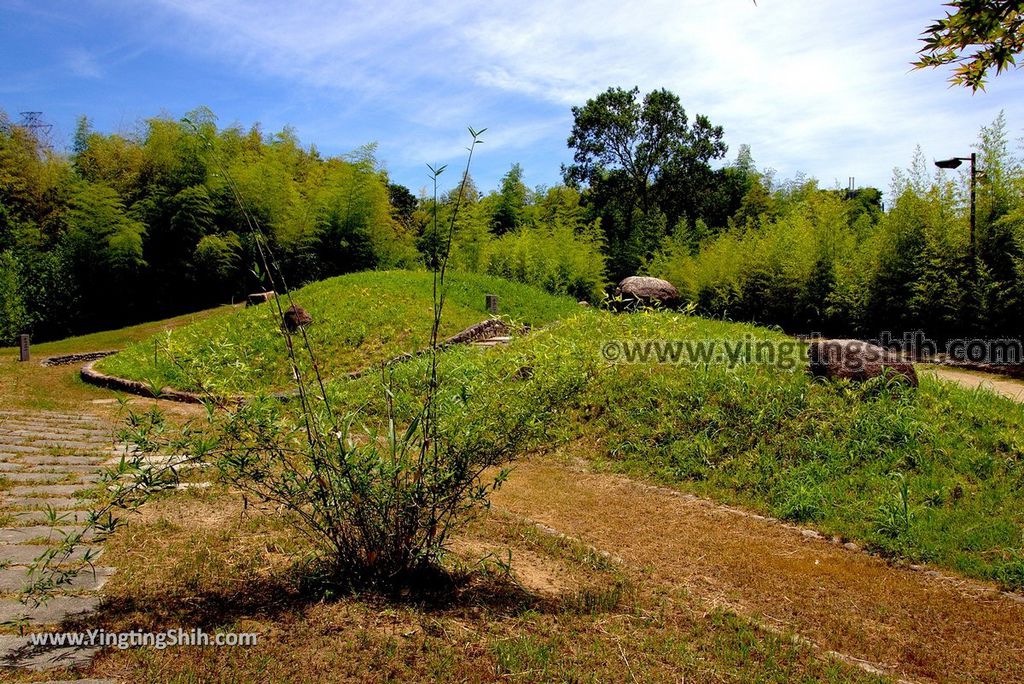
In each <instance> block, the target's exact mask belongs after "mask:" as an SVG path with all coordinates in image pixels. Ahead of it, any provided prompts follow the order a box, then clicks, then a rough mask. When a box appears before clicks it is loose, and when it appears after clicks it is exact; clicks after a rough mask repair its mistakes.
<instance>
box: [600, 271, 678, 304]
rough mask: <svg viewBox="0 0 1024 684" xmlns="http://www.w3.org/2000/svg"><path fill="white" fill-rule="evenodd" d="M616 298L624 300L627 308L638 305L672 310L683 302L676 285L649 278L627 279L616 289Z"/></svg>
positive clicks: (631, 277) (635, 277)
mask: <svg viewBox="0 0 1024 684" xmlns="http://www.w3.org/2000/svg"><path fill="white" fill-rule="evenodd" d="M615 296H616V298H618V299H621V300H622V302H623V304H624V305H625V306H626V308H631V307H633V306H637V305H642V306H652V305H654V306H662V307H666V308H672V307H675V306H678V305H679V303H680V302H681V301H682V298H681V297H680V296H679V290H677V289H676V286H675V285H673V284H672V283H670V282H668V281H667V280H662V279H661V278H651V277H649V276H630V277H628V278H626V279H625V280H623V281H622V282H621V283H619V285H618V287H616V288H615Z"/></svg>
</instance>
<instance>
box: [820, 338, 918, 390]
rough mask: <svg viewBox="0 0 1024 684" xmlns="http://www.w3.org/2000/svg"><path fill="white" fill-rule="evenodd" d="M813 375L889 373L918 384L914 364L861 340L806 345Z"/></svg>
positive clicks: (833, 377)
mask: <svg viewBox="0 0 1024 684" xmlns="http://www.w3.org/2000/svg"><path fill="white" fill-rule="evenodd" d="M807 358H808V361H809V364H808V370H809V371H810V373H811V375H814V376H815V377H819V378H825V379H827V380H852V381H858V382H860V381H864V380H868V379H870V378H876V377H878V376H880V375H882V374H883V373H890V374H892V377H893V378H894V379H898V380H900V381H902V382H906V383H907V384H909V385H911V386H912V387H917V372H916V371H915V370H914V364H913V363H912V362H910V361H905V360H903V359H902V358H900V357H899V356H898V355H896V354H895V353H893V352H891V351H889V350H888V349H883V348H882V347H879V346H876V345H873V344H869V343H867V342H864V341H862V340H814V341H813V342H811V344H810V346H809V347H808V348H807Z"/></svg>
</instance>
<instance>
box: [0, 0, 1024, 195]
mask: <svg viewBox="0 0 1024 684" xmlns="http://www.w3.org/2000/svg"><path fill="white" fill-rule="evenodd" d="M436 4H437V5H438V6H436V7H432V6H430V5H431V3H424V2H379V3H369V2H367V3H358V4H357V3H348V2H329V1H326V0H291V1H289V2H284V1H277V2H264V1H263V0H245V1H243V0H150V1H139V0H135V1H133V2H128V1H122V0H96V1H93V0H78V1H76V2H63V1H61V2H58V1H53V2H47V1H45V0H0V56H2V58H3V64H4V69H3V71H4V76H3V79H2V80H0V108H3V109H4V110H6V111H7V112H8V114H9V115H11V116H12V117H16V116H17V113H18V112H20V111H23V110H40V111H42V112H43V113H44V117H45V118H46V119H47V120H48V121H49V122H52V123H53V124H55V129H54V139H55V141H56V142H57V144H58V145H60V144H62V143H66V142H67V141H69V140H70V138H71V135H72V133H73V131H74V124H75V119H76V117H77V116H79V115H81V114H86V115H88V116H89V117H90V118H91V119H92V121H93V123H94V125H95V127H96V128H98V129H99V130H102V131H108V132H109V131H131V130H133V129H134V128H135V127H136V126H137V124H138V122H139V120H141V119H143V118H145V117H148V116H152V115H155V114H158V113H161V112H165V113H169V114H170V115H172V116H175V117H179V116H182V115H183V114H184V113H185V112H187V111H189V110H190V109H193V108H195V107H197V106H199V105H206V106H209V107H210V108H211V109H213V111H214V112H215V113H216V114H217V116H218V118H219V122H220V123H221V124H222V125H228V124H232V123H241V124H243V125H246V126H248V125H249V124H251V123H253V122H257V121H258V122H260V123H261V124H262V125H263V128H264V130H265V131H276V130H279V129H280V128H281V127H283V126H284V125H286V124H287V125H291V126H293V127H294V128H295V129H296V131H297V133H298V135H299V137H300V139H301V140H302V141H303V142H304V143H307V144H308V143H315V144H316V145H317V147H318V148H320V150H321V151H323V152H325V153H330V154H335V153H342V152H345V151H348V150H351V149H354V148H356V147H359V146H361V145H363V144H365V143H368V142H372V141H376V142H377V143H378V145H379V148H378V153H379V156H380V158H381V159H382V160H383V161H384V162H385V164H386V166H387V168H388V170H389V172H390V173H391V175H392V178H393V179H394V180H396V181H397V182H400V183H403V184H405V185H408V186H409V187H410V188H412V189H413V191H414V192H415V191H418V190H419V189H420V188H421V187H423V186H424V184H425V178H426V172H425V168H426V167H425V166H424V164H425V163H426V162H431V163H434V162H440V163H445V162H454V161H458V160H459V159H460V158H461V156H462V152H463V150H462V148H463V147H464V145H465V143H466V142H467V140H468V138H467V134H466V133H465V126H466V125H473V126H475V127H477V128H480V127H487V128H488V132H487V133H486V134H485V136H484V139H485V144H484V146H483V147H482V148H481V149H480V151H479V157H478V158H477V162H476V163H475V166H474V177H475V178H476V180H477V183H478V185H479V186H480V187H481V188H484V189H487V188H490V187H492V186H493V185H494V184H495V183H496V181H497V179H498V178H500V176H501V175H502V174H503V173H504V172H505V171H506V170H507V169H508V167H509V166H510V165H511V164H512V163H513V162H520V163H521V164H522V165H523V167H524V169H525V172H526V181H527V182H528V183H529V184H531V185H537V184H552V183H555V182H558V180H559V165H560V164H561V163H563V162H565V161H567V160H568V159H569V156H570V154H569V151H568V150H567V148H566V146H565V139H566V137H567V136H568V133H569V130H570V127H571V125H572V117H571V113H570V107H571V106H572V105H574V104H582V103H583V102H584V101H585V100H586V99H587V98H588V97H591V96H593V95H594V94H596V93H598V92H600V91H601V90H604V89H605V88H607V87H608V86H610V85H620V86H623V87H630V86H633V85H638V86H640V88H641V89H643V90H649V89H652V88H657V87H666V88H669V89H671V90H673V91H674V92H676V93H677V94H678V95H679V96H680V98H681V99H682V102H683V104H684V106H685V107H686V109H687V111H688V112H690V113H691V114H692V113H694V112H699V113H703V114H707V115H708V116H710V117H711V119H712V121H714V122H716V123H719V124H721V125H723V126H724V127H725V131H726V140H727V142H728V143H729V144H730V156H732V155H733V154H734V153H735V152H736V150H737V148H738V147H739V145H740V144H741V143H747V144H749V145H751V147H752V150H753V155H754V159H755V161H756V162H757V164H758V165H759V166H760V167H772V168H774V169H776V171H777V174H778V176H779V177H780V178H786V177H791V176H793V175H794V174H796V173H798V172H804V173H806V174H809V175H812V176H815V177H817V178H819V179H820V180H821V181H822V183H823V184H824V185H826V186H831V185H833V184H835V183H836V182H839V183H840V184H841V185H845V184H846V179H847V178H848V177H849V176H854V177H856V179H857V183H858V184H859V185H877V186H879V187H882V188H886V187H888V183H889V178H890V175H891V171H892V169H893V168H894V167H896V166H906V165H907V164H909V162H910V158H911V155H912V153H913V150H914V147H915V145H917V144H920V145H921V146H922V147H923V148H924V152H925V154H926V156H928V157H929V158H941V157H944V156H952V155H959V154H964V153H966V152H968V151H969V149H970V145H971V144H972V142H973V141H974V140H975V138H976V134H977V130H978V128H979V126H981V125H983V124H986V123H989V122H990V121H991V120H992V119H993V118H995V116H996V115H997V114H998V112H999V110H1001V109H1005V110H1006V112H1007V115H1008V117H1009V123H1010V126H1011V129H1012V132H1013V135H1014V137H1015V138H1016V137H1018V136H1019V135H1020V132H1021V126H1024V121H1022V120H1020V119H1019V118H1018V117H1016V115H1015V112H1014V110H1015V109H1016V110H1018V111H1019V110H1020V105H1021V104H1024V73H1020V72H1011V73H1009V74H1007V75H1004V76H1001V77H999V78H997V79H994V80H993V81H992V82H991V84H990V85H989V89H988V92H986V93H979V94H977V95H972V94H970V93H969V92H967V91H964V90H962V89H950V88H948V87H947V84H946V82H945V79H946V76H947V74H946V73H943V72H913V71H910V69H909V66H908V64H909V62H910V61H911V60H912V58H913V57H914V52H915V51H916V49H917V47H918V44H917V38H918V34H919V33H920V32H921V30H922V29H923V28H924V27H925V26H926V25H927V24H928V23H929V21H930V20H932V19H935V18H936V17H938V16H940V14H941V12H942V8H941V7H942V6H941V2H932V1H926V0H909V1H901V2H895V1H894V0H858V1H857V2H851V1H850V0H842V1H839V0H760V2H759V3H758V4H757V6H755V5H754V3H753V2H751V0H700V1H698V0H669V1H661V0H652V1H644V2H639V3H629V2H621V0H617V1H615V2H610V1H604V0H601V1H596V2H588V1H585V0H578V1H575V2H569V1H562V0H543V1H540V2H533V1H532V0H519V1H517V2H490V3H480V2H464V1H463V0H451V1H449V2H445V3H436Z"/></svg>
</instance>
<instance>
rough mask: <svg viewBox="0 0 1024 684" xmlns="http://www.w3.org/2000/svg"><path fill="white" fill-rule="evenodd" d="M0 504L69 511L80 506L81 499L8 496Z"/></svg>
mask: <svg viewBox="0 0 1024 684" xmlns="http://www.w3.org/2000/svg"><path fill="white" fill-rule="evenodd" d="M0 503H3V505H5V506H10V507H14V508H39V509H46V508H54V509H56V510H58V511H62V510H69V509H72V508H75V507H76V506H81V505H82V499H73V498H71V497H58V496H8V497H5V498H4V499H3V500H2V501H0Z"/></svg>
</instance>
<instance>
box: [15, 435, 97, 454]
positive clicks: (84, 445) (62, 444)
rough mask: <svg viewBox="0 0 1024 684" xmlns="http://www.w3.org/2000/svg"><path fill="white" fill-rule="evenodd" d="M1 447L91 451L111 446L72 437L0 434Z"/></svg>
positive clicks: (22, 449) (19, 449)
mask: <svg viewBox="0 0 1024 684" xmlns="http://www.w3.org/2000/svg"><path fill="white" fill-rule="evenodd" d="M0 448H2V450H3V451H5V452H9V451H15V452H20V451H26V450H37V451H45V450H48V448H74V450H81V451H83V452H89V451H93V450H95V451H105V450H108V448H110V442H103V443H97V442H94V441H79V440H72V439H50V438H41V439H40V438H37V439H25V438H20V437H6V438H4V437H3V436H0Z"/></svg>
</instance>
